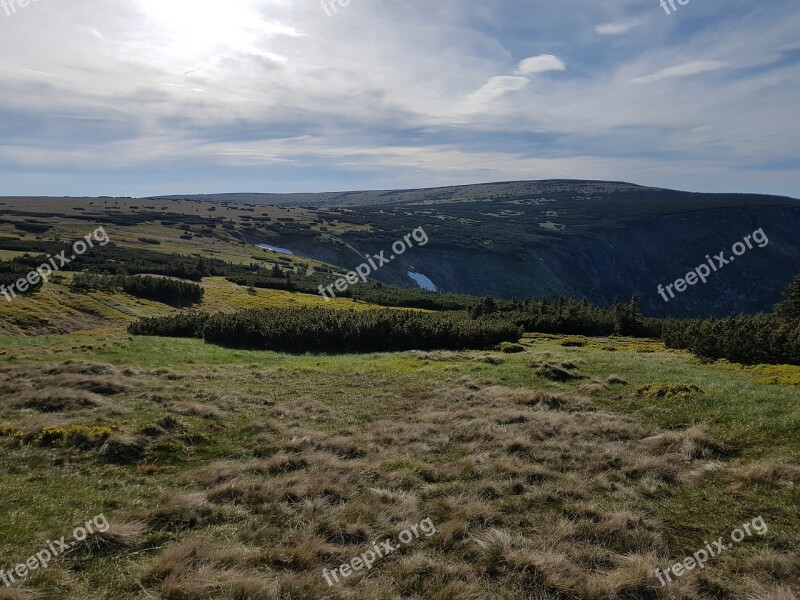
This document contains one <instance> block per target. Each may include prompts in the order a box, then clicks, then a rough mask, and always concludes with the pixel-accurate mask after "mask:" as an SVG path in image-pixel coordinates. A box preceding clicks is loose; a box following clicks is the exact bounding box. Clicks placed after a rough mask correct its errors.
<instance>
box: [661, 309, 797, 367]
mask: <svg viewBox="0 0 800 600" xmlns="http://www.w3.org/2000/svg"><path fill="white" fill-rule="evenodd" d="M663 340H664V343H665V344H666V345H667V347H668V348H682V349H685V350H689V351H690V352H692V353H694V354H696V355H697V356H700V357H702V358H710V359H717V358H725V359H727V360H729V361H731V362H738V363H744V364H791V365H800V320H797V319H794V320H787V319H782V318H780V317H778V316H777V315H763V314H762V315H755V316H744V315H743V316H739V317H732V318H729V319H692V320H689V321H667V322H666V323H665V325H664V333H663Z"/></svg>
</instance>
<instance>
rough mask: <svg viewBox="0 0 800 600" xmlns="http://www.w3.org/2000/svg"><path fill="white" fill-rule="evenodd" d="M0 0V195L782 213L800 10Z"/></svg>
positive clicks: (425, 0) (795, 113) (789, 4)
mask: <svg viewBox="0 0 800 600" xmlns="http://www.w3.org/2000/svg"><path fill="white" fill-rule="evenodd" d="M663 1H664V3H665V5H664V6H663V7H662V6H661V5H659V0H591V1H589V0H546V1H545V0H491V1H487V2H476V1H475V0H322V2H320V0H124V1H123V0H0V195H53V196H81V195H90V196H96V195H115V196H134V197H139V196H150V195H162V194H189V193H222V192H318V191H339V190H356V189H359V190H360V189H398V188H416V187H430V186H439V185H455V184H468V183H479V182H491V181H509V180H528V179H552V178H558V179H562V178H565V179H602V180H614V181H629V182H632V183H638V184H642V185H652V186H657V187H665V188H674V189H682V190H692V191H704V192H756V193H771V194H782V195H789V196H793V197H800V168H798V167H800V143H798V140H800V101H798V100H799V99H800V94H799V93H798V92H800V3H798V2H797V0H759V1H753V0H747V1H744V0H688V1H686V0H681V1H684V2H686V4H685V5H681V4H679V3H678V2H677V0H676V1H675V10H672V8H671V7H670V6H669V3H667V1H666V0H663Z"/></svg>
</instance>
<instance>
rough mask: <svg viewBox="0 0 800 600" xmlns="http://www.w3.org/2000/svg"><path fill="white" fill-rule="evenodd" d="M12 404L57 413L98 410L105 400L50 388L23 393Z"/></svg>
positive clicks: (83, 392) (65, 389) (89, 393)
mask: <svg viewBox="0 0 800 600" xmlns="http://www.w3.org/2000/svg"><path fill="white" fill-rule="evenodd" d="M11 404H12V406H14V407H17V408H27V409H30V410H36V411H39V412H42V413H55V412H69V411H75V410H83V409H87V408H98V407H100V406H102V405H103V398H102V397H101V396H99V395H97V394H94V393H92V392H88V391H83V390H75V389H70V388H60V387H52V388H50V387H48V388H44V389H39V390H30V391H27V392H23V393H22V394H20V395H19V397H17V398H16V399H15V400H13V401H12V403H11Z"/></svg>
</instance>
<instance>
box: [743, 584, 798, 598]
mask: <svg viewBox="0 0 800 600" xmlns="http://www.w3.org/2000/svg"><path fill="white" fill-rule="evenodd" d="M753 587H754V590H753V593H752V594H751V595H750V596H748V600H800V595H798V593H797V591H796V590H793V589H792V588H790V587H788V586H764V585H758V584H756V585H754V586H753Z"/></svg>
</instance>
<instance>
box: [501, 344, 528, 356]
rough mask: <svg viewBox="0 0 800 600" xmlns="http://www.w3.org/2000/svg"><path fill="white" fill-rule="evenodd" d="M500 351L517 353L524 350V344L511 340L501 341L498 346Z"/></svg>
mask: <svg viewBox="0 0 800 600" xmlns="http://www.w3.org/2000/svg"><path fill="white" fill-rule="evenodd" d="M498 348H499V350H500V352H505V353H506V354H517V353H519V352H525V346H523V345H522V344H514V343H512V342H503V343H501V344H500V346H498Z"/></svg>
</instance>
